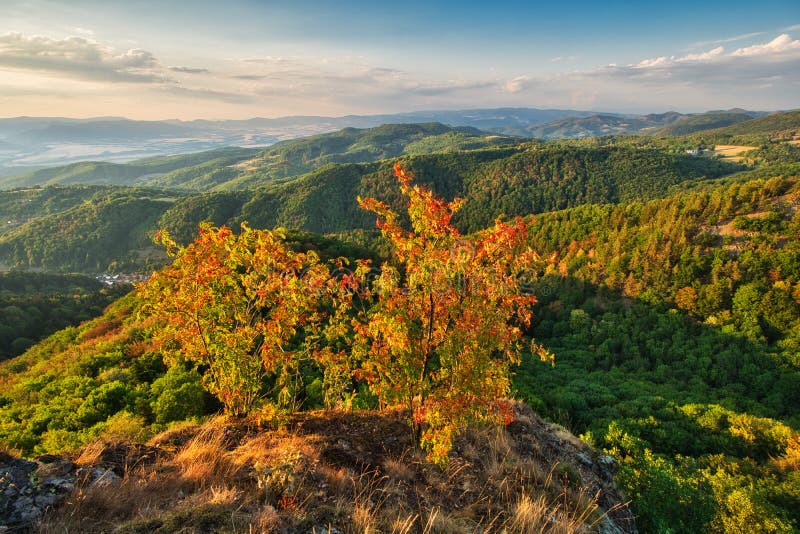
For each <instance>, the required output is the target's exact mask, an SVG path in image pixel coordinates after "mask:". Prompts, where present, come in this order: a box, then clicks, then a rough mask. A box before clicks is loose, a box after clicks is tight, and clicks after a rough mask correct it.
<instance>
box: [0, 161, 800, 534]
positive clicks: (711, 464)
mask: <svg viewBox="0 0 800 534" xmlns="http://www.w3.org/2000/svg"><path fill="white" fill-rule="evenodd" d="M798 172H800V169H799V168H798V167H797V164H792V165H784V166H774V167H765V168H763V169H759V170H757V171H753V172H751V173H748V174H743V175H738V176H735V177H732V178H730V179H729V180H727V181H722V182H719V181H716V182H715V181H709V182H705V183H702V184H695V185H694V186H693V187H691V188H688V189H686V190H683V191H677V192H675V193H673V194H671V195H669V196H667V197H665V198H663V199H656V200H652V201H649V202H643V201H632V202H627V203H623V204H620V205H617V206H614V205H585V206H578V207H575V208H570V209H567V210H563V211H558V212H553V213H545V214H541V215H539V216H537V217H536V218H535V219H531V220H530V221H529V240H530V243H531V244H532V245H533V246H534V248H535V249H536V250H537V251H539V252H540V254H541V255H542V256H543V257H545V258H547V261H546V262H544V263H543V264H542V265H540V266H537V267H536V270H535V271H534V274H535V275H534V277H533V278H532V279H531V280H530V283H531V286H530V287H531V289H532V290H533V292H534V294H535V295H537V298H538V299H539V304H538V305H537V306H536V308H535V317H534V325H533V327H532V329H531V332H530V333H532V335H533V336H534V337H535V338H536V339H537V341H538V342H539V343H542V344H544V346H545V347H547V348H548V349H549V350H550V351H551V352H552V353H553V354H554V356H555V362H556V363H555V365H554V366H551V365H550V364H544V363H539V362H538V361H537V360H536V359H534V358H532V357H526V358H525V359H524V361H523V364H522V366H521V367H520V368H518V370H517V375H516V376H515V378H514V384H515V387H516V391H517V395H518V396H519V397H521V398H522V399H524V400H526V402H528V403H529V404H530V405H531V406H533V407H534V408H535V409H536V410H537V411H540V412H541V413H543V414H546V415H547V416H548V417H550V418H551V419H553V420H555V421H557V422H559V423H561V424H562V425H563V426H565V427H566V428H567V429H569V430H571V431H572V432H573V433H575V434H576V435H577V434H580V435H582V438H583V439H585V440H586V441H588V442H589V443H592V444H594V446H595V447H598V448H601V449H605V450H607V451H608V452H609V453H611V454H613V455H614V456H615V457H616V458H617V460H618V461H619V462H620V466H621V468H620V473H619V475H618V477H617V480H618V481H619V483H620V484H621V485H622V487H623V489H624V490H625V491H626V493H627V494H628V495H629V496H630V497H631V498H632V499H633V508H634V512H635V513H636V515H637V523H638V525H639V528H641V529H642V530H643V531H659V530H660V529H662V528H664V527H665V526H666V525H669V526H670V527H672V528H675V530H676V531H679V532H699V531H715V532H725V531H727V529H728V527H726V525H730V524H744V525H747V527H746V528H745V531H770V530H771V531H776V532H781V531H786V530H787V529H790V528H794V527H792V525H797V524H798V521H800V518H798V517H797V510H800V502H799V501H798V500H797V495H798V493H797V490H798V488H800V480H799V479H798V478H797V471H796V469H795V468H793V467H792V466H796V458H797V455H798V447H797V443H798V439H799V437H798V429H800V421H798V420H797V409H796V408H797V406H800V398H798V397H797V392H798V391H800V364H798V362H797V357H796V355H797V351H796V347H797V346H799V345H798V344H799V343H800V339H798V337H797V336H798V332H800V299H799V298H798V296H797V291H798V287H800V271H798V265H800V250H798V248H797V244H798V243H800V233H798V232H800V226H798V217H800V215H798V213H800V212H798V207H800V181H798V178H797V176H798ZM335 255H336V254H333V255H331V256H335ZM137 307H138V303H137V301H136V299H135V298H133V297H127V298H125V299H123V300H121V301H119V302H117V303H115V304H114V305H112V307H111V308H110V309H109V310H108V312H107V313H106V315H105V316H103V317H101V318H98V319H95V320H93V321H90V322H87V323H85V324H84V325H82V326H80V327H78V328H70V329H67V330H64V331H62V332H59V333H57V334H55V335H53V336H51V337H50V338H49V339H48V340H46V341H44V342H42V343H40V344H38V345H36V346H34V347H33V348H32V349H30V350H29V351H28V352H27V353H26V354H25V355H23V356H20V357H18V358H16V359H14V360H13V361H10V362H7V363H6V364H5V365H1V366H0V395H2V396H3V399H4V400H3V402H2V407H0V431H2V434H0V441H3V442H5V443H8V444H9V445H10V446H12V447H14V448H17V449H20V450H21V451H23V452H24V453H25V454H28V455H30V454H40V453H46V452H47V453H55V452H59V451H64V450H72V449H74V448H76V447H79V446H80V445H81V444H83V443H86V442H87V441H88V440H91V439H93V438H95V437H97V436H106V437H117V438H126V439H139V440H143V439H147V438H148V436H150V435H152V434H153V433H155V432H159V431H161V430H163V429H164V425H166V424H168V423H170V422H171V421H180V420H184V419H187V418H189V419H191V418H192V417H199V416H202V415H203V414H205V413H209V412H213V411H215V410H216V409H217V406H218V405H217V404H216V403H215V401H214V399H212V398H210V397H209V396H208V395H207V394H205V393H203V390H202V388H201V386H200V377H199V376H198V375H197V374H196V373H195V372H194V371H191V370H187V369H185V368H181V367H177V368H175V367H173V368H172V369H171V370H170V371H169V372H166V368H165V366H164V363H163V362H162V358H161V354H160V352H159V348H158V347H157V346H154V345H153V344H152V343H151V342H150V341H149V337H148V336H149V334H148V332H152V330H149V329H148V326H147V324H146V323H145V324H141V323H139V321H140V314H139V313H138V312H137ZM317 379H318V377H317V376H316V375H315V374H314V373H309V374H308V375H306V376H304V378H303V380H304V387H303V389H302V390H303V391H304V398H305V399H306V400H305V402H306V404H307V406H309V407H314V406H318V405H319V403H320V402H321V392H320V390H319V384H318V383H317V384H316V385H315V384H314V381H315V380H317ZM362 395H363V392H357V393H356V394H355V397H354V402H356V403H367V405H369V404H368V403H369V402H370V401H369V400H368V397H364V396H362ZM361 405H363V404H361ZM270 417H272V416H270ZM151 443H152V442H151ZM344 450H345V452H347V451H348V450H349V449H344ZM464 450H466V449H464ZM462 452H463V451H462V450H461V449H459V450H458V451H457V452H456V454H462ZM336 454H337V455H339V456H342V455H343V454H344V453H343V452H342V451H338V452H337V453H336ZM339 456H337V457H339ZM568 472H569V471H568ZM579 472H581V473H582V471H580V470H579ZM415 479H416V478H415ZM730 495H735V496H736V500H735V501H731V500H730V499H729V496H730ZM687 510H691V513H687ZM164 520H165V521H166V520H167V519H166V518H165V519H164ZM737 522H738V523H737Z"/></svg>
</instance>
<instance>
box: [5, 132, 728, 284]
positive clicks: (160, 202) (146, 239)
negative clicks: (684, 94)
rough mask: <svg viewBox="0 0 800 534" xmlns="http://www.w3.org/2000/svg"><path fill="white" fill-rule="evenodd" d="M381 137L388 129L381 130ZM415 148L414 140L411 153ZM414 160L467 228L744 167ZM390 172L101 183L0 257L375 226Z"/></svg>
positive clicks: (551, 155)
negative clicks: (196, 187)
mask: <svg viewBox="0 0 800 534" xmlns="http://www.w3.org/2000/svg"><path fill="white" fill-rule="evenodd" d="M412 131H417V127H416V126H415V127H414V128H413V130H412ZM378 133H380V130H377V131H375V132H373V134H375V135H377V134H378ZM447 135H449V134H447ZM342 138H343V141H342V143H343V144H342V145H340V146H345V147H351V146H356V145H353V144H352V143H351V141H352V137H351V134H350V133H347V134H344V135H343V136H342ZM326 139H327V140H329V139H330V138H329V137H326ZM424 139H425V140H426V141H430V139H431V138H430V137H426V138H424ZM308 146H309V147H314V151H311V152H309V154H310V155H309V157H312V158H314V160H315V161H317V160H319V158H323V159H324V158H328V157H337V158H338V157H340V156H342V155H343V154H346V153H347V152H346V151H345V152H342V151H341V150H339V151H337V152H336V154H335V155H334V156H329V155H327V153H325V152H323V153H322V155H320V152H319V151H320V144H319V140H316V139H315V140H313V141H312V142H310V144H309V145H308ZM370 146H374V145H370ZM387 146H388V143H387ZM409 146H412V144H411V143H409V144H407V145H405V148H407V147H409ZM287 147H288V148H289V149H291V148H292V147H297V145H296V144H293V145H287ZM279 148H280V147H279ZM276 150H277V149H276ZM308 150H311V148H308ZM407 162H408V167H409V169H410V170H412V171H413V172H415V173H416V174H417V175H419V177H420V179H421V181H422V183H425V184H428V185H431V186H432V187H433V189H434V190H435V191H437V192H438V193H440V194H442V195H444V196H446V197H448V198H453V197H456V196H459V197H463V198H465V199H466V205H465V207H464V209H463V210H462V212H461V213H459V214H458V216H457V218H456V222H457V224H458V226H459V227H460V228H461V229H462V230H467V231H475V230H478V229H480V228H483V227H485V226H486V225H488V224H490V223H491V222H492V221H493V220H494V219H495V218H496V217H497V216H499V215H502V214H505V215H506V216H509V217H511V216H514V215H528V214H532V213H541V212H544V211H549V210H553V209H562V208H566V207H569V206H576V205H580V204H584V203H609V202H611V203H616V202H622V201H627V200H632V199H637V198H641V199H647V198H654V197H658V196H663V195H664V194H666V193H667V192H668V191H669V188H670V187H671V186H673V185H676V184H679V183H681V182H684V181H694V180H698V179H701V178H712V177H718V176H722V175H725V174H729V173H731V172H734V171H736V170H739V169H740V167H738V166H736V165H732V164H728V163H722V162H718V161H715V160H712V159H707V158H695V157H691V156H687V155H686V154H669V153H667V152H664V151H659V150H637V149H632V148H623V147H613V146H612V147H599V148H575V147H569V146H544V147H538V145H536V144H533V145H531V144H521V145H512V146H509V147H507V148H491V149H483V150H470V151H465V152H452V153H440V154H431V155H423V156H415V157H411V158H409V159H408V160H407ZM391 173H392V171H391V163H389V162H387V161H383V162H378V163H358V164H356V163H353V164H328V165H326V166H323V167H321V168H319V169H317V170H315V171H313V172H311V173H308V174H307V175H304V176H301V177H299V178H297V179H294V180H291V181H289V182H287V183H285V184H278V185H273V186H271V187H263V188H259V189H256V190H252V191H232V192H220V193H205V194H201V195H196V196H175V195H173V194H172V193H165V192H163V191H161V192H159V191H157V190H151V191H145V190H138V189H131V190H127V189H125V188H121V189H108V190H98V192H97V193H96V195H95V196H94V197H92V198H91V204H92V205H90V204H89V203H82V204H78V205H73V206H72V207H71V208H69V209H67V210H63V211H61V212H59V213H52V214H50V215H47V216H45V217H40V218H36V219H32V220H30V221H28V222H26V223H24V224H21V225H20V226H15V227H14V229H13V230H12V231H9V232H7V233H6V234H5V235H2V236H0V256H1V257H3V258H5V260H4V261H5V262H6V263H7V264H8V266H13V267H19V268H35V267H44V268H47V269H52V270H57V271H80V272H88V273H92V272H97V271H103V270H106V269H108V268H109V265H111V264H116V265H117V267H116V268H117V269H137V268H142V267H144V266H146V265H147V264H148V261H150V260H158V259H159V258H162V259H163V256H152V254H153V251H152V247H151V246H150V239H151V236H152V235H153V233H154V232H155V230H156V229H157V228H165V229H167V230H169V231H170V232H172V233H173V234H174V235H175V236H176V237H178V238H179V239H180V240H181V241H187V240H189V239H191V237H192V235H193V234H194V231H195V229H196V227H197V224H198V223H199V222H200V221H203V220H210V221H212V222H214V223H216V224H223V223H225V224H229V225H232V226H234V227H235V226H238V224H239V223H240V222H241V221H247V222H249V223H251V224H252V225H253V226H255V227H260V228H272V227H275V226H285V227H288V228H297V229H302V230H309V231H313V232H317V233H335V232H342V231H348V230H353V229H367V228H372V227H373V226H374V223H373V222H372V221H371V220H370V218H369V217H368V216H367V214H366V213H365V212H364V211H363V210H361V209H360V208H359V207H358V205H357V203H356V202H355V201H354V199H355V198H356V197H357V196H359V195H360V196H377V197H378V198H382V199H386V200H388V201H390V202H393V203H394V205H395V206H397V203H398V202H399V199H398V198H397V197H396V194H394V193H393V181H394V180H393V178H392V175H391ZM42 191H48V189H44V190H42ZM47 194H48V195H50V194H51V193H47ZM393 195H394V196H393ZM0 198H4V195H3V194H0ZM5 198H9V199H16V201H15V202H16V204H13V203H12V202H11V200H9V201H8V205H9V206H11V205H15V206H17V207H15V208H9V209H17V210H20V209H22V208H19V204H20V203H21V204H23V205H27V204H34V203H33V202H31V203H28V202H27V200H28V198H26V197H24V195H22V194H18V193H8V194H5ZM37 198H38V197H37ZM66 205H67V204H65V206H66ZM54 229H55V231H54ZM65 244H68V245H69V248H66V247H65V246H64V245H65Z"/></svg>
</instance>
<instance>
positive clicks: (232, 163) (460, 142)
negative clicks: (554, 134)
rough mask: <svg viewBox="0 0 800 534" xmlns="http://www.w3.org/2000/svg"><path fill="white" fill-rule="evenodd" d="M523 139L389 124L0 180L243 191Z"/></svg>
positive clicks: (5, 183) (20, 183) (432, 126)
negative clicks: (329, 168)
mask: <svg viewBox="0 0 800 534" xmlns="http://www.w3.org/2000/svg"><path fill="white" fill-rule="evenodd" d="M517 142H519V141H518V140H515V139H514V138H510V137H505V136H498V135H488V134H485V133H483V132H481V131H479V130H476V129H474V128H467V127H463V128H451V127H448V126H444V125H442V124H439V123H430V124H393V125H392V124H388V125H383V126H379V127H376V128H368V129H363V130H359V129H356V128H346V129H344V130H341V131H339V132H334V133H328V134H322V135H318V136H312V137H309V138H304V139H300V140H293V141H285V142H282V143H278V144H276V145H274V146H272V147H270V148H268V149H265V150H257V149H247V148H222V149H217V150H211V151H207V152H200V153H196V154H186V155H179V156H169V157H157V158H148V159H143V160H138V161H135V162H131V163H124V164H122V163H107V162H82V163H74V164H70V165H66V166H63V167H55V168H49V169H42V170H38V171H33V172H31V173H27V174H23V175H19V176H11V177H4V178H0V186H2V187H5V188H11V187H30V186H36V185H58V184H61V185H67V184H78V183H80V184H109V185H137V186H148V187H162V188H175V189H184V190H189V191H195V192H199V191H208V190H213V189H226V190H231V189H246V188H254V187H258V186H263V185H266V184H268V183H271V182H275V181H282V180H285V179H287V178H291V177H294V176H298V175H301V174H305V173H307V172H309V171H312V170H314V169H316V168H318V167H320V166H322V165H325V164H328V163H347V162H365V161H376V160H380V159H385V158H390V157H396V156H400V155H404V154H427V153H432V152H443V151H453V150H468V149H478V148H485V147H492V146H501V145H506V144H515V143H517Z"/></svg>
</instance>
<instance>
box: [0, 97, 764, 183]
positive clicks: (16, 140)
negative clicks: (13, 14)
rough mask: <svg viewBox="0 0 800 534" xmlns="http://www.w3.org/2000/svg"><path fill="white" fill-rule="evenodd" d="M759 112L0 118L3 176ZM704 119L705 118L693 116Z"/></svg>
mask: <svg viewBox="0 0 800 534" xmlns="http://www.w3.org/2000/svg"><path fill="white" fill-rule="evenodd" d="M761 115H764V113H763V112H753V111H745V110H740V109H734V110H729V111H727V112H717V111H713V112H708V113H705V114H699V115H698V114H691V115H686V114H681V113H677V112H668V113H662V114H650V115H643V116H635V115H623V114H616V113H598V112H595V111H578V110H569V109H536V108H497V109H472V110H460V111H418V112H412V113H398V114H385V115H347V116H343V117H317V116H291V117H282V118H275V119H267V118H254V119H248V120H226V121H209V120H195V121H177V120H164V121H134V120H129V119H124V118H118V117H101V118H93V119H65V118H58V117H17V118H9V119H0V176H2V175H9V174H18V173H20V172H24V171H25V170H28V171H29V170H32V169H35V168H42V167H49V166H53V165H64V164H67V163H74V162H78V161H87V160H101V161H108V162H128V161H133V160H135V159H141V158H146V157H153V156H159V155H168V154H184V153H189V152H198V151H203V150H211V149H215V148H221V147H231V146H235V147H265V146H269V145H272V144H274V143H276V142H278V141H281V140H286V139H294V138H298V137H305V136H309V135H315V134H320V133H325V132H332V131H336V130H340V129H342V128H348V127H355V128H372V127H375V126H380V125H382V124H407V123H430V122H438V123H442V124H446V125H449V126H468V127H472V128H478V129H480V130H483V131H486V132H493V133H499V134H504V135H515V136H525V137H538V138H543V139H556V138H581V137H594V136H598V135H608V134H619V133H636V132H645V131H648V130H652V131H658V128H661V127H664V126H670V125H675V124H684V123H685V121H687V120H688V121H690V122H689V123H686V124H685V125H686V126H690V127H691V128H695V129H703V128H705V127H706V125H707V124H709V125H711V124H713V125H711V126H708V127H711V128H713V127H718V126H726V125H728V124H734V123H735V122H736V121H739V120H748V119H751V118H754V117H757V116H761ZM706 116H709V117H710V119H699V118H698V117H706ZM720 119H721V120H723V121H728V122H726V123H725V124H721V123H720V124H717V123H716V122H715V121H717V122H719V120H720ZM692 121H694V122H692ZM697 121H699V122H697ZM704 121H705V122H704ZM694 131H696V130H694ZM681 133H687V132H685V131H683V132H681Z"/></svg>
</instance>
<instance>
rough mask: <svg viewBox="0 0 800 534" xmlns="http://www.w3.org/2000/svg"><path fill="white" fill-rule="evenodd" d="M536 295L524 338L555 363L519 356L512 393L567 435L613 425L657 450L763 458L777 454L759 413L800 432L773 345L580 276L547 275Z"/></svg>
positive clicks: (798, 376) (794, 390)
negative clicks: (766, 445) (763, 435)
mask: <svg viewBox="0 0 800 534" xmlns="http://www.w3.org/2000/svg"><path fill="white" fill-rule="evenodd" d="M534 292H535V293H536V295H537V297H538V298H539V302H538V303H537V305H536V312H535V317H534V324H533V326H532V328H531V333H532V334H533V336H534V337H535V339H536V340H537V341H538V342H539V343H541V344H543V345H544V346H545V347H547V348H548V349H549V350H551V351H552V353H553V354H554V355H555V365H553V366H551V365H550V364H548V363H542V362H539V361H538V360H537V359H536V358H535V357H529V358H527V359H525V361H524V362H523V364H522V365H521V366H520V367H519V368H518V369H517V376H516V377H515V381H514V383H515V387H516V389H517V394H518V395H519V396H520V397H521V398H523V399H525V400H527V401H528V402H529V403H530V404H531V405H532V406H534V407H535V408H536V409H537V410H539V411H540V412H542V413H543V414H545V415H546V416H547V417H549V418H551V419H552V420H554V421H556V422H558V423H559V424H562V425H563V426H565V427H567V428H569V429H570V430H571V431H573V432H574V433H576V434H579V433H583V432H586V431H587V430H590V431H593V432H598V431H601V432H602V431H603V430H604V429H606V428H607V427H608V425H609V423H611V422H612V421H617V422H618V423H621V424H623V426H624V428H625V430H626V431H629V430H633V431H634V433H635V434H636V435H638V436H640V437H643V438H644V439H646V440H647V441H649V442H650V443H651V444H653V447H654V449H656V450H662V451H665V452H666V451H669V452H671V453H680V454H687V455H692V456H694V455H698V454H704V453H726V454H734V455H741V456H744V455H747V456H751V457H762V458H765V457H766V456H767V455H768V454H770V453H772V452H775V451H773V450H765V449H764V445H763V442H762V441H763V440H761V439H759V438H760V437H761V436H759V435H758V432H761V430H759V428H760V427H761V426H763V425H761V424H760V422H759V421H758V420H757V418H758V417H769V418H773V419H777V420H782V421H784V422H786V423H788V424H789V425H790V426H793V427H794V428H797V427H798V426H800V425H798V420H797V414H796V412H795V410H794V409H793V407H796V406H798V404H800V398H798V397H800V394H799V393H798V392H799V391H800V373H798V372H797V371H793V370H789V369H785V368H783V369H782V368H781V366H780V365H779V363H778V362H777V361H776V359H775V353H774V350H775V349H774V347H768V346H767V345H765V344H760V343H757V342H753V341H750V340H748V339H747V338H746V337H744V336H741V335H738V334H729V333H725V332H723V331H722V330H721V329H720V328H719V327H715V326H711V325H708V324H704V323H702V322H700V320H697V319H694V318H692V317H689V316H687V315H686V314H685V313H684V312H682V311H678V310H675V309H669V307H668V306H667V305H656V304H653V303H651V302H647V301H645V300H642V299H633V298H629V297H626V296H624V295H622V294H620V293H619V292H614V291H611V290H609V289H608V288H606V287H600V286H595V285H591V284H587V283H585V282H583V281H581V280H579V279H577V278H571V277H546V278H543V279H541V280H540V281H539V283H538V284H537V286H536V287H535V289H534ZM768 349H769V350H768ZM770 350H771V351H772V352H770ZM690 405H699V406H690ZM717 405H718V406H717ZM732 419H735V421H732ZM734 424H737V425H740V426H741V425H744V426H746V427H747V428H746V430H748V431H749V432H750V434H751V436H752V433H753V432H755V433H756V434H757V435H756V439H752V437H747V432H738V431H737V432H734V433H731V432H730V427H731V426H732V425H734ZM759 442H762V443H761V444H758V443H759Z"/></svg>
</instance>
